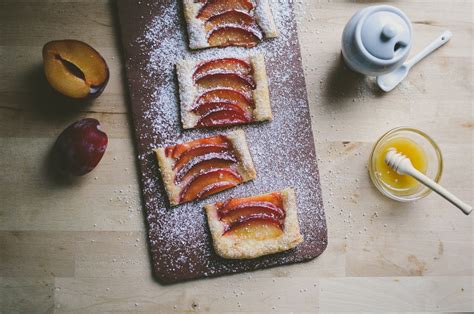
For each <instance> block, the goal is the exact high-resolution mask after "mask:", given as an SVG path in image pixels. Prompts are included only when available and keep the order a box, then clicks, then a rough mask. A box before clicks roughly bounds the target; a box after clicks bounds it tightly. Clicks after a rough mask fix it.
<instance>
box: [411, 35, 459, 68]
mask: <svg viewBox="0 0 474 314" xmlns="http://www.w3.org/2000/svg"><path fill="white" fill-rule="evenodd" d="M452 36H453V33H451V32H450V31H445V32H444V33H442V34H441V36H439V37H438V38H436V39H435V40H434V41H433V42H432V43H431V44H429V45H428V46H426V47H425V49H423V50H422V51H420V52H419V53H418V54H417V55H416V56H414V57H413V58H412V59H410V60H409V61H408V62H407V63H406V65H407V66H408V68H411V67H412V66H414V65H415V64H417V63H418V62H419V61H420V60H421V59H423V58H424V57H426V56H427V55H429V54H430V53H432V52H433V51H435V50H436V49H438V48H439V47H441V46H442V45H444V44H445V43H447V42H448V41H449V40H450V39H451V37H452Z"/></svg>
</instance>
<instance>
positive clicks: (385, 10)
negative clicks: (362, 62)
mask: <svg viewBox="0 0 474 314" xmlns="http://www.w3.org/2000/svg"><path fill="white" fill-rule="evenodd" d="M361 24H362V25H361V27H360V28H359V31H360V39H361V42H362V45H363V46H364V47H365V49H366V50H367V51H368V52H369V53H370V54H371V55H373V56H374V57H376V58H378V59H383V60H391V59H394V58H396V59H398V57H402V56H403V55H404V54H405V53H408V51H409V50H410V46H411V36H412V29H411V23H410V20H409V19H408V17H407V16H406V15H405V14H404V13H403V12H402V11H400V10H399V9H397V8H395V7H392V6H389V5H382V6H377V7H376V9H375V10H374V11H372V12H370V13H369V14H368V15H367V16H365V19H364V21H363V22H362V23H361Z"/></svg>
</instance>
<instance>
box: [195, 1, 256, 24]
mask: <svg viewBox="0 0 474 314" xmlns="http://www.w3.org/2000/svg"><path fill="white" fill-rule="evenodd" d="M200 2H201V3H204V4H203V6H202V7H201V9H200V10H199V12H198V14H197V16H196V17H197V18H198V19H203V20H205V21H207V20H208V19H209V18H211V17H213V16H215V15H219V14H221V13H223V12H226V11H229V10H239V11H246V12H250V11H251V10H252V9H253V4H252V2H251V1H250V0H206V1H200Z"/></svg>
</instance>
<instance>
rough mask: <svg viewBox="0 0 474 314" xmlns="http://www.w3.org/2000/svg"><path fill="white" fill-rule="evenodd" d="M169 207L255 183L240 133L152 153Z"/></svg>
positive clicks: (250, 162) (165, 148)
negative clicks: (154, 156)
mask: <svg viewBox="0 0 474 314" xmlns="http://www.w3.org/2000/svg"><path fill="white" fill-rule="evenodd" d="M154 151H155V153H156V156H157V159H158V164H159V166H160V171H161V176H162V177H163V182H164V185H165V189H166V192H167V193H168V198H169V201H170V204H171V205H172V206H174V205H178V204H181V203H186V202H190V201H193V200H198V199H202V198H205V197H207V196H209V195H212V194H215V193H218V192H221V191H223V190H226V189H229V188H232V187H235V186H237V185H238V184H241V183H243V182H247V181H249V180H252V179H255V177H256V171H255V167H254V165H253V161H252V157H251V156H250V152H249V149H248V146H247V141H246V139H245V133H244V131H242V130H237V131H233V132H230V133H228V134H226V135H224V134H221V135H217V136H213V137H208V138H201V139H197V140H193V141H189V142H186V143H182V144H176V145H173V146H167V147H162V148H157V149H155V150H154Z"/></svg>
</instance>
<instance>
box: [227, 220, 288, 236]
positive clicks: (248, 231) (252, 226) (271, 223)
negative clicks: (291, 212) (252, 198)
mask: <svg viewBox="0 0 474 314" xmlns="http://www.w3.org/2000/svg"><path fill="white" fill-rule="evenodd" d="M282 234H283V229H282V228H281V226H280V223H279V222H278V220H275V219H271V218H267V217H261V218H252V219H248V220H245V219H244V220H242V221H240V222H238V223H236V224H234V225H232V226H231V227H229V228H228V229H227V230H226V231H225V232H224V236H235V237H237V238H239V239H252V240H268V239H275V238H278V237H279V236H281V235H282Z"/></svg>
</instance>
